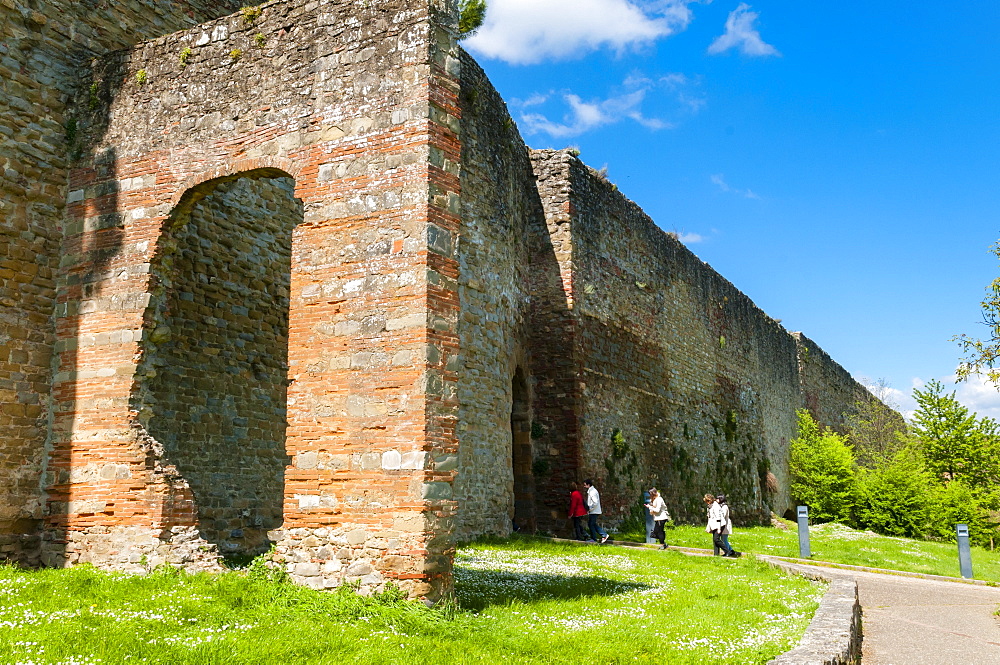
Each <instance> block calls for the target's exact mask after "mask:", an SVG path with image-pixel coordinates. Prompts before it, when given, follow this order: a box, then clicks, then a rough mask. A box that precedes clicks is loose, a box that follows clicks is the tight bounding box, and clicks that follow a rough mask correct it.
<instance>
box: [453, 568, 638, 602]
mask: <svg viewBox="0 0 1000 665" xmlns="http://www.w3.org/2000/svg"><path fill="white" fill-rule="evenodd" d="M651 588H653V587H651V586H650V585H648V584H641V583H637V582H623V581H621V580H612V579H608V578H606V577H581V576H577V575H555V574H543V573H514V572H506V571H500V570H482V569H474V568H466V567H462V566H456V567H455V595H456V597H457V598H458V604H459V606H460V607H461V608H462V609H464V610H471V611H473V612H480V611H482V610H484V609H486V608H487V607H491V606H494V605H510V604H511V603H516V602H520V603H535V602H542V601H547V600H575V599H577V598H588V597H592V596H616V595H619V594H623V593H628V592H630V591H640V590H644V589H651Z"/></svg>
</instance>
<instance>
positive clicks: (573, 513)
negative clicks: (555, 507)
mask: <svg viewBox="0 0 1000 665" xmlns="http://www.w3.org/2000/svg"><path fill="white" fill-rule="evenodd" d="M571 488H572V490H573V491H572V492H570V493H569V516H570V517H571V518H572V520H573V535H574V537H575V538H576V539H577V540H588V538H587V536H586V534H585V531H584V528H583V518H585V517H586V516H587V507H586V506H584V505H583V494H581V493H580V484H579V483H573V485H571Z"/></svg>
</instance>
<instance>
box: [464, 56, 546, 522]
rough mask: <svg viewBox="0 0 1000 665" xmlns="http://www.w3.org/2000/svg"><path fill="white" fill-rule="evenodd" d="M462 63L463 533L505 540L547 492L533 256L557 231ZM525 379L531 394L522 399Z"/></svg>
mask: <svg viewBox="0 0 1000 665" xmlns="http://www.w3.org/2000/svg"><path fill="white" fill-rule="evenodd" d="M462 56H463V57H462V93H461V98H460V99H461V102H462V178H461V184H462V220H463V224H462V235H461V239H460V241H459V253H458V255H459V264H460V268H461V273H460V277H459V294H460V301H461V308H462V314H461V318H460V319H459V338H460V340H461V361H462V365H461V375H460V377H461V378H460V381H459V385H458V390H459V392H458V397H459V404H460V407H459V458H458V464H459V466H458V476H457V479H456V496H457V498H458V500H459V502H460V506H461V508H460V511H459V514H458V522H457V533H458V534H459V536H462V537H469V536H472V535H478V534H483V533H493V534H503V535H506V534H508V533H510V531H511V528H512V525H513V524H514V523H515V522H516V523H517V524H518V528H523V529H525V530H534V528H535V526H536V519H537V518H536V515H535V510H536V492H538V491H541V490H542V488H541V487H536V485H535V483H534V478H533V477H532V473H531V466H532V461H533V457H534V455H533V452H534V451H533V450H532V448H533V447H534V445H533V444H534V443H535V442H533V441H532V439H531V435H530V434H531V432H530V427H531V422H533V420H532V415H533V414H532V406H533V404H537V400H538V399H539V396H540V395H542V394H544V393H545V391H546V390H547V388H546V386H545V385H540V384H539V383H538V381H537V380H536V372H537V368H536V367H535V366H534V362H533V360H534V358H533V356H532V353H531V351H530V346H531V339H530V337H531V330H532V328H533V326H534V321H533V311H532V310H533V303H532V302H531V297H530V290H531V286H532V285H531V273H532V270H533V266H532V255H533V252H534V251H535V246H536V244H537V243H538V242H539V241H544V243H545V244H547V241H548V234H547V233H546V232H545V219H544V216H543V213H542V208H541V202H540V200H539V198H538V195H537V193H536V190H535V186H534V174H533V172H532V168H531V161H530V159H529V157H528V151H527V149H526V148H525V146H524V142H523V140H522V139H521V137H520V135H519V134H518V132H517V128H516V127H515V125H514V122H513V120H512V119H511V117H510V115H509V114H508V112H507V107H506V105H505V104H504V102H503V100H502V99H501V98H500V96H499V94H498V93H497V92H496V90H495V89H494V88H493V86H492V84H491V83H490V82H489V79H487V78H486V75H485V73H484V72H483V70H482V69H481V68H480V67H479V65H478V64H476V62H475V61H474V60H473V59H472V58H471V57H470V56H469V55H468V54H466V53H464V52H463V53H462ZM515 374H518V378H517V380H515ZM518 382H521V383H522V384H523V391H524V394H523V395H520V396H515V383H518ZM518 400H519V401H520V402H521V403H519V404H516V405H515V403H514V402H515V401H518ZM515 410H517V411H518V413H517V414H516V416H515V414H514V413H513V412H514V411H515ZM535 417H536V418H537V414H535ZM515 447H517V453H516V454H515ZM515 457H517V458H518V459H517V467H518V468H517V469H515V459H514V458H515Z"/></svg>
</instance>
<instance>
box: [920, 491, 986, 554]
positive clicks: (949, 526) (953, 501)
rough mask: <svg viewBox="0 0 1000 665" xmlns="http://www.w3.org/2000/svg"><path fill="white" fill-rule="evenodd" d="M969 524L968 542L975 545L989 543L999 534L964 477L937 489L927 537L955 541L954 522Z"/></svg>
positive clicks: (930, 512)
mask: <svg viewBox="0 0 1000 665" xmlns="http://www.w3.org/2000/svg"><path fill="white" fill-rule="evenodd" d="M956 524H965V525H967V526H968V527H969V541H970V542H971V543H972V544H973V545H984V546H988V545H989V544H990V538H991V537H995V535H996V526H995V525H993V524H991V523H990V521H989V518H988V515H987V514H986V511H985V510H983V508H982V506H981V505H980V504H979V502H978V500H977V497H976V492H975V491H974V490H973V489H972V488H971V487H969V486H968V485H966V484H965V483H963V482H962V481H961V480H953V481H951V482H949V483H947V484H946V485H944V486H943V487H940V488H938V490H937V491H936V492H935V494H934V497H933V499H932V504H931V508H930V511H929V519H928V522H927V536H928V537H930V538H933V539H934V540H945V541H949V542H955V541H956V540H957V537H956V534H955V525H956Z"/></svg>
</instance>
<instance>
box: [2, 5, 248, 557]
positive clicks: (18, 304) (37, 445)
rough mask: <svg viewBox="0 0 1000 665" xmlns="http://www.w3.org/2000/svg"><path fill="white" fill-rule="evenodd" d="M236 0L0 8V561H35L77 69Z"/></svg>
mask: <svg viewBox="0 0 1000 665" xmlns="http://www.w3.org/2000/svg"><path fill="white" fill-rule="evenodd" d="M241 4H242V2H239V1H238V0H215V1H210V0H184V1H181V0H177V1H173V2H160V1H155V0H127V1H120V2H113V3H107V2H97V1H96V0H45V1H44V2H42V1H38V0H3V1H2V2H0V169H2V170H0V257H2V258H0V402H2V404H3V406H2V408H0V559H4V558H12V559H17V560H20V561H24V562H26V563H31V562H33V561H36V560H37V556H38V527H39V525H40V523H41V518H42V515H43V504H44V501H43V499H42V496H41V486H42V484H43V481H42V474H43V469H44V466H45V454H44V448H45V439H46V429H47V416H48V398H49V392H50V378H51V374H50V363H51V358H52V343H53V341H54V332H53V328H52V311H53V305H54V299H55V274H54V273H55V270H56V268H57V267H58V264H59V251H58V250H59V236H60V225H61V221H62V216H63V212H64V210H65V201H66V194H67V167H68V163H69V158H70V156H71V154H72V153H73V152H74V150H76V149H77V148H78V143H77V134H78V130H77V128H76V125H75V122H74V121H73V120H72V113H70V112H68V109H67V100H68V99H69V98H70V97H71V96H72V95H73V94H75V92H76V91H77V90H79V88H80V87H81V86H83V85H86V84H89V77H88V76H87V75H86V74H85V73H84V72H83V71H82V69H81V65H83V64H84V63H87V62H88V61H89V59H90V58H93V57H96V56H99V55H102V54H104V53H106V52H108V51H109V50H112V49H117V48H122V47H124V46H129V45H131V44H134V43H136V42H137V41H139V40H142V39H148V38H150V37H155V36H158V35H162V34H165V33H167V32H172V31H174V30H179V29H182V28H185V27H189V26H191V25H195V24H197V23H200V22H201V21H205V20H208V19H211V18H215V17H217V16H221V15H223V14H227V13H229V12H232V11H235V10H237V9H238V8H239V7H240V5H241Z"/></svg>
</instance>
